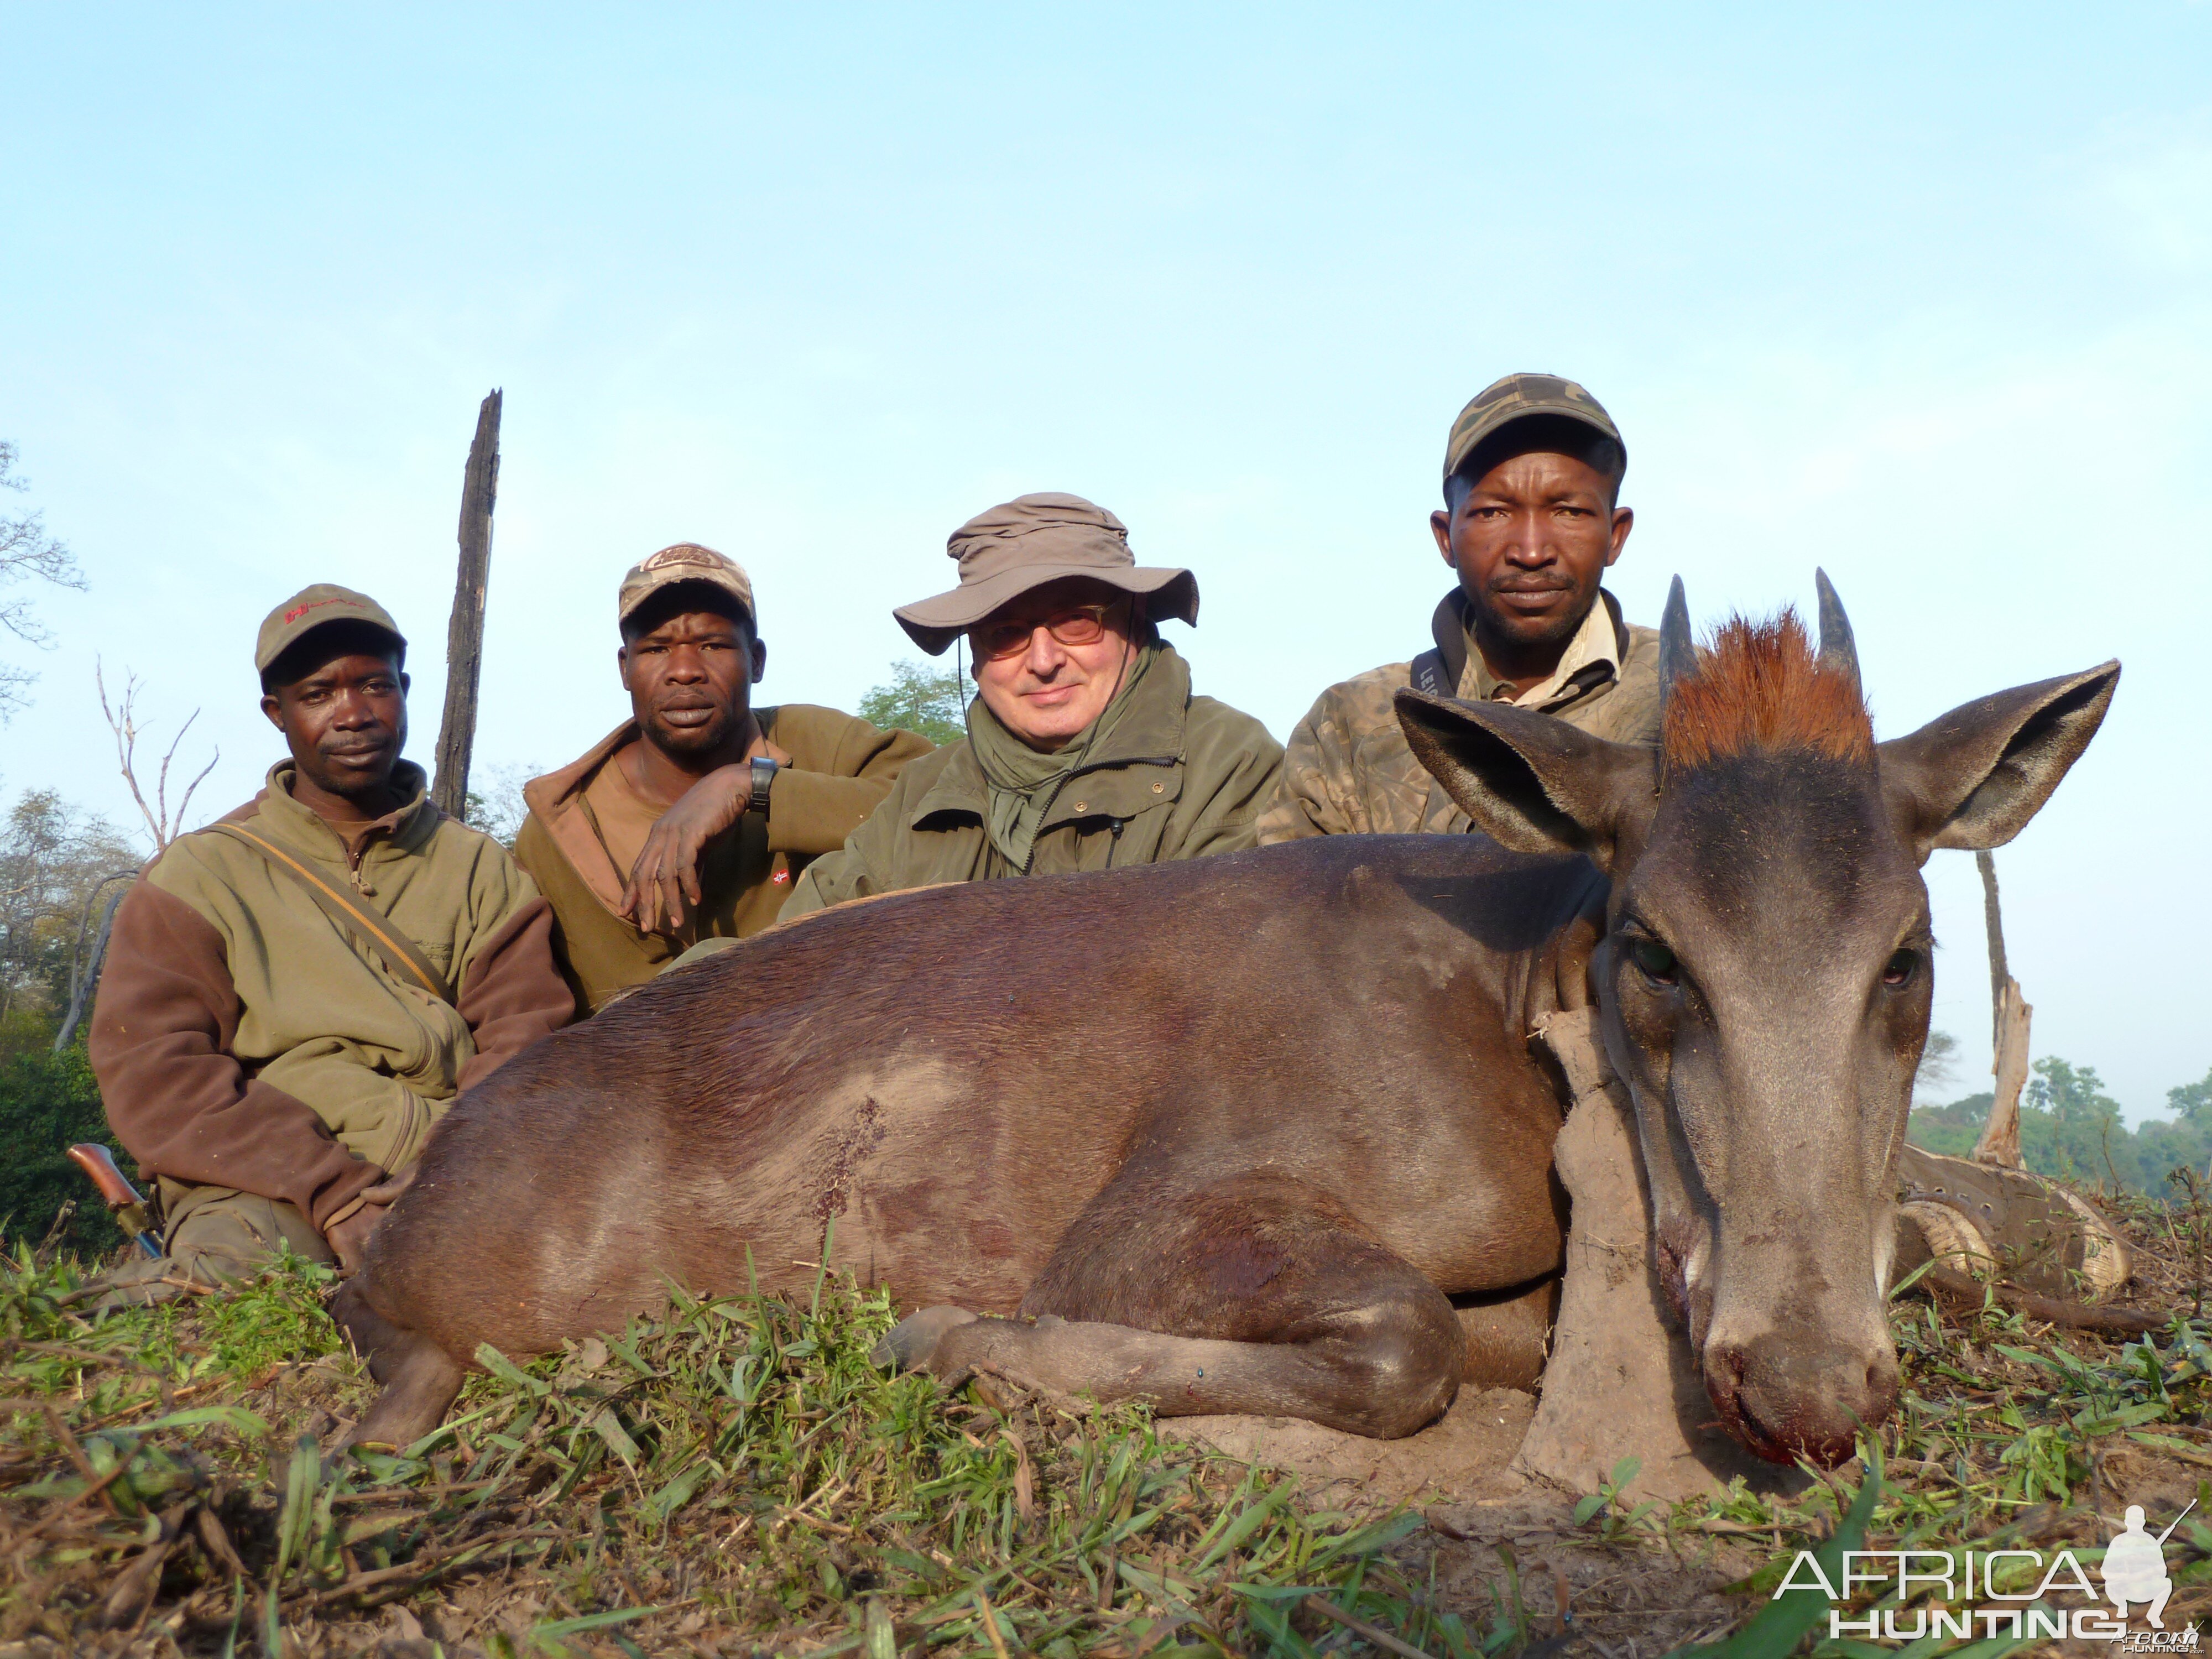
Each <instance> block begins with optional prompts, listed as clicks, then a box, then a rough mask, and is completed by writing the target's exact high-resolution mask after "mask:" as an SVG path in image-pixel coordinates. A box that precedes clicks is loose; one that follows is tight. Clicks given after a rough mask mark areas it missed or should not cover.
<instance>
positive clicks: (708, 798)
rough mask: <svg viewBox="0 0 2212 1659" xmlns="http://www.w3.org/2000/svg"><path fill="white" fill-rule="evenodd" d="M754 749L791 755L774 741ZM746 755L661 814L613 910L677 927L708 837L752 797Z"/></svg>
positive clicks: (642, 923) (696, 899)
mask: <svg viewBox="0 0 2212 1659" xmlns="http://www.w3.org/2000/svg"><path fill="white" fill-rule="evenodd" d="M753 752H754V753H756V754H761V755H766V756H768V757H769V758H770V759H772V760H775V761H776V762H778V763H781V764H783V765H789V764H790V763H791V757H790V756H788V755H787V754H785V753H784V752H783V750H781V749H779V748H777V747H776V746H775V744H771V743H768V742H765V741H760V742H757V743H755V744H754V745H753ZM751 759H752V756H751V755H748V756H747V757H746V758H745V760H744V761H742V762H739V763H736V764H733V765H730V766H718V767H716V768H715V769H714V770H713V771H711V772H709V773H708V774H707V775H706V776H705V777H703V778H702V779H700V780H699V781H698V782H696V783H695V784H693V785H692V786H691V787H690V788H689V789H687V790H685V791H684V798H683V799H681V800H679V801H678V802H677V803H676V805H673V806H671V807H670V808H669V809H668V810H667V811H665V812H663V813H662V814H661V815H660V817H659V821H658V822H656V823H654V824H653V829H652V832H651V833H650V834H648V835H647V836H646V838H645V847H644V848H643V850H641V852H640V853H639V854H638V855H637V862H636V863H635V864H634V865H632V866H630V872H629V886H628V887H627V888H626V889H624V890H623V902H622V906H621V908H620V909H619V911H618V912H617V914H618V915H623V916H624V917H626V918H628V919H629V921H632V922H634V923H635V924H636V926H637V927H638V928H639V929H640V931H641V932H644V933H670V934H673V933H676V932H678V930H679V929H680V928H681V927H683V925H684V915H685V906H686V905H687V904H688V905H689V906H690V908H693V909H696V908H698V906H699V904H700V902H701V899H702V890H701V888H700V885H699V860H700V858H701V856H702V854H704V853H705V852H706V850H707V843H708V842H711V841H713V840H714V838H715V837H716V836H720V835H722V834H725V833H726V832H727V830H728V829H730V827H731V826H732V824H734V823H737V821H738V819H739V818H741V817H744V815H745V805H746V803H747V802H748V801H749V800H750V799H751V798H752V792H753V776H752V767H751V764H750V762H751Z"/></svg>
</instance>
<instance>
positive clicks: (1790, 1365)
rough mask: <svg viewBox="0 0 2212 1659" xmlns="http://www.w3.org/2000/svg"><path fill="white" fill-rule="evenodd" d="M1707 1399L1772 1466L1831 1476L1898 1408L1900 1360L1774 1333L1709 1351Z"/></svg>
mask: <svg viewBox="0 0 2212 1659" xmlns="http://www.w3.org/2000/svg"><path fill="white" fill-rule="evenodd" d="M1705 1392H1706V1393H1707V1394H1708V1395H1711V1399H1712V1402H1713V1405H1714V1406H1715V1407H1716V1408H1717V1409H1718V1411H1719V1412H1720V1414H1721V1420H1722V1422H1723V1424H1725V1425H1727V1427H1728V1431H1729V1433H1730V1434H1732V1435H1734V1436H1735V1437H1736V1438H1737V1439H1738V1440H1741V1442H1742V1443H1744V1444H1745V1445H1746V1446H1747V1447H1749V1448H1750V1449H1752V1450H1753V1451H1754V1452H1756V1453H1758V1454H1759V1456H1761V1457H1764V1458H1765V1459H1766V1460H1767V1461H1768V1462H1775V1463H1794V1462H1796V1461H1797V1459H1799V1458H1801V1457H1803V1458H1808V1459H1809V1460H1811V1461H1812V1462H1814V1463H1816V1464H1818V1465H1819V1466H1820V1468H1834V1467H1835V1466H1836V1465H1837V1464H1838V1463H1841V1462H1844V1460H1846V1459H1847V1458H1849V1457H1850V1455H1851V1454H1852V1453H1853V1451H1854V1450H1856V1449H1857V1435H1858V1432H1859V1431H1860V1430H1861V1429H1863V1428H1872V1427H1874V1426H1875V1425H1877V1424H1880V1423H1881V1422H1884V1421H1885V1420H1887V1418H1888V1416H1889V1414H1890V1413H1891V1412H1892V1411H1893V1410H1894V1409H1895V1408H1896V1406H1897V1354H1896V1352H1895V1350H1893V1349H1892V1348H1891V1347H1889V1346H1888V1345H1887V1344H1884V1345H1882V1346H1881V1347H1879V1348H1872V1349H1869V1348H1868V1347H1866V1346H1862V1345H1860V1344H1857V1343H1853V1342H1848V1341H1842V1340H1836V1339H1834V1338H1832V1337H1826V1336H1822V1335H1820V1334H1813V1333H1803V1334H1796V1333H1790V1332H1784V1331H1769V1332H1766V1333H1765V1334H1761V1335H1759V1336H1755V1337H1753V1338H1752V1339H1751V1340H1748V1341H1747V1342H1742V1343H1736V1342H1729V1341H1717V1342H1712V1343H1709V1344H1708V1345H1707V1346H1706V1350H1705Z"/></svg>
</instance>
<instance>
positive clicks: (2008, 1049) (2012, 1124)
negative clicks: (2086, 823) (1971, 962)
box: [1974, 852, 2035, 1170]
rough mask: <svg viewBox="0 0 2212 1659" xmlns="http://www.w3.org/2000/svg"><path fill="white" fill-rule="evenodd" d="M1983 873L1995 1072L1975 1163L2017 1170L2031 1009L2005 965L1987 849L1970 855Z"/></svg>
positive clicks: (1994, 871) (1994, 870) (1992, 1068)
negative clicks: (1991, 1098) (1987, 928)
mask: <svg viewBox="0 0 2212 1659" xmlns="http://www.w3.org/2000/svg"><path fill="white" fill-rule="evenodd" d="M1974 866H1975V867H1976V868H1977V869H1978V870H1979V871H1980V872H1982V913H1983V917H1984V921H1986V922H1987V923H1988V925H1989V933H1990V1048H1992V1049H1993V1050H1994V1051H1995V1055H1996V1057H1995V1058H1994V1059H1993V1060H1991V1061H1990V1071H1991V1072H1993V1073H1996V1098H1995V1099H1994V1100H1992V1101H1991V1102H1990V1121H1988V1122H1987V1123H1984V1125H1983V1126H1982V1133H1981V1138H1980V1139H1978V1140H1977V1141H1975V1143H1974V1161H1975V1162H1976V1163H1977V1164H2003V1165H2006V1166H2007V1167H2008V1168H2011V1169H2015V1170H2017V1169H2019V1168H2020V1167H2021V1155H2020V1091H2021V1090H2022V1089H2023V1088H2025V1087H2026V1086H2027V1029H2028V1021H2029V1019H2030V1018H2032V1017H2033V1014H2034V1012H2035V1010H2034V1009H2033V1008H2031V1007H2029V1006H2028V1005H2027V999H2026V998H2025V997H2023V996H2021V993H2020V981H2018V980H2016V979H2015V978H2014V977H2013V976H2012V973H2011V971H2010V969H2008V968H2007V966H2006V965H2005V948H2004V917H2003V915H2002V914H2001V913H2000V911H1999V910H1998V908H1997V866H1996V860H1993V859H1992V858H1990V855H1989V854H1988V853H1986V852H1980V853H1977V854H1974Z"/></svg>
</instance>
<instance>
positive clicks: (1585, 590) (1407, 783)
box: [1260, 374, 1659, 843]
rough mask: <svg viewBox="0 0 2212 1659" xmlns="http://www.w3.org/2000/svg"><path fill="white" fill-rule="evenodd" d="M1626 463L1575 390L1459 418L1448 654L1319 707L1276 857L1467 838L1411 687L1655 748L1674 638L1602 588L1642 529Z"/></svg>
mask: <svg viewBox="0 0 2212 1659" xmlns="http://www.w3.org/2000/svg"><path fill="white" fill-rule="evenodd" d="M1627 466H1628V452H1627V448H1626V445H1624V444H1623V443H1622V441H1621V437H1620V431H1619V429H1618V428H1615V427H1614V425H1613V417H1612V416H1609V415H1607V413H1606V412H1605V410H1604V408H1603V407H1602V406H1601V404H1599V403H1598V401H1597V399H1596V398H1593V397H1591V396H1590V395H1589V392H1585V391H1584V390H1583V388H1582V387H1581V386H1577V385H1576V384H1575V382H1573V381H1572V380H1561V379H1559V377H1558V376H1556V375H1552V374H1509V375H1507V376H1506V377H1505V378H1504V380H1499V381H1498V382H1497V383H1496V384H1495V385H1493V386H1490V387H1489V388H1487V389H1486V390H1485V391H1484V392H1482V393H1480V395H1479V396H1478V397H1476V398H1475V399H1474V401H1473V402H1472V403H1470V404H1468V406H1467V407H1466V408H1465V409H1463V410H1461V411H1460V416H1459V419H1458V420H1457V421H1455V422H1453V424H1452V429H1451V436H1450V439H1449V441H1448V443H1447V445H1446V447H1445V452H1444V487H1443V494H1444V506H1443V509H1442V510H1441V511H1439V512H1437V513H1432V514H1431V515H1430V520H1429V523H1430V527H1431V530H1432V531H1433V532H1434V533H1435V536H1436V541H1437V550H1438V551H1439V552H1441V553H1442V554H1443V561H1444V562H1445V563H1446V564H1447V565H1449V566H1450V567H1451V568H1452V569H1453V570H1454V571H1455V573H1456V574H1457V575H1458V579H1459V580H1458V581H1457V584H1456V585H1455V586H1454V587H1453V588H1452V590H1451V591H1450V592H1448V593H1446V594H1445V595H1444V597H1443V600H1442V601H1441V602H1440V603H1439V604H1438V605H1437V609H1436V613H1435V615H1434V616H1433V617H1431V619H1430V633H1431V637H1432V639H1433V640H1434V641H1435V643H1434V645H1433V646H1432V647H1431V649H1429V650H1427V651H1424V652H1423V653H1420V655H1419V656H1417V657H1415V658H1414V659H1413V660H1412V661H1410V662H1399V663H1390V664H1388V665H1385V666H1383V667H1381V668H1376V669H1370V670H1369V671H1367V672H1366V673H1364V674H1361V675H1359V676H1358V677H1357V678H1353V679H1349V680H1346V681H1344V682H1343V683H1342V684H1338V685H1333V686H1331V687H1330V688H1329V689H1328V690H1326V691H1324V692H1323V693H1322V695H1321V697H1320V699H1319V701H1317V702H1316V703H1315V704H1314V706H1313V708H1312V710H1311V711H1310V713H1309V714H1307V715H1306V717H1305V719H1304V720H1302V721H1300V722H1299V724H1298V726H1297V730H1296V731H1295V732H1292V733H1291V742H1290V748H1289V750H1288V753H1287V754H1286V755H1285V758H1284V763H1283V781H1282V785H1281V787H1279V789H1278V790H1277V791H1276V793H1275V796H1274V799H1273V801H1272V802H1271V803H1270V805H1268V808H1267V812H1266V814H1265V815H1264V816H1263V817H1261V822H1260V839H1261V842H1263V843H1273V842H1281V841H1294V840H1297V838H1299V837H1300V836H1328V835H1346V834H1354V833H1361V832H1376V833H1391V832H1399V833H1402V832H1408V831H1436V832H1449V833H1455V832H1459V831H1463V830H1465V829H1467V828H1468V817H1467V814H1466V813H1464V812H1462V811H1460V810H1459V808H1458V807H1457V806H1456V805H1454V804H1453V802H1452V800H1451V799H1450V797H1449V796H1448V795H1446V794H1445V793H1444V792H1443V787H1442V786H1441V785H1439V784H1438V783H1437V781H1435V780H1434V779H1433V778H1431V776H1430V775H1428V773H1427V772H1426V771H1425V770H1424V769H1422V767H1421V765H1420V763H1419V762H1417V761H1416V760H1414V758H1413V750H1411V749H1409V748H1408V747H1407V744H1406V738H1405V733H1404V732H1403V731H1402V730H1401V728H1400V726H1399V725H1398V716H1397V714H1396V712H1395V709H1394V708H1393V706H1392V702H1391V698H1392V696H1393V694H1394V693H1395V692H1396V691H1397V690H1398V689H1399V688H1400V687H1401V686H1406V685H1413V686H1418V687H1419V688H1420V689H1421V690H1425V691H1431V692H1435V693H1437V694H1439V695H1441V696H1457V697H1461V698H1463V699H1466V700H1468V701H1469V702H1474V701H1477V700H1484V701H1497V702H1511V703H1514V704H1516V705H1517V706H1519V707H1521V708H1534V709H1540V710H1541V711H1542V712H1544V713H1546V714H1556V715H1558V716H1559V718H1560V719H1561V720H1565V721H1567V722H1568V723H1569V724H1570V725H1572V726H1580V727H1581V728H1582V729H1583V730H1584V731H1586V732H1590V733H1591V734H1593V735H1594V736H1596V737H1601V738H1610V739H1612V740H1613V741H1615V742H1620V743H1654V742H1656V741H1657V740H1658V735H1659V636H1658V635H1657V633H1656V631H1654V630H1653V629H1648V628H1638V627H1633V626H1632V625H1630V624H1629V623H1627V622H1626V620H1624V619H1623V617H1622V616H1621V614H1620V604H1619V602H1618V601H1616V600H1615V599H1613V595H1612V594H1610V593H1608V592H1606V591H1605V589H1604V588H1603V587H1602V586H1601V585H1600V584H1601V580H1602V579H1603V577H1604V574H1605V572H1606V570H1607V568H1608V567H1609V566H1610V565H1611V564H1612V563H1613V561H1614V560H1616V559H1618V558H1619V557H1620V552H1621V549H1622V548H1623V547H1625V546H1626V544H1627V542H1628V532H1629V529H1630V526H1632V524H1633V523H1634V520H1635V514H1634V513H1632V512H1631V511H1630V510H1629V509H1628V508H1626V507H1622V506H1621V505H1620V480H1621V475H1622V474H1623V473H1624V472H1625V471H1626V470H1627Z"/></svg>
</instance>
